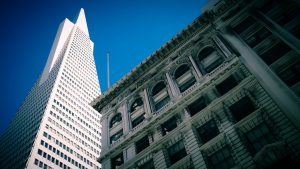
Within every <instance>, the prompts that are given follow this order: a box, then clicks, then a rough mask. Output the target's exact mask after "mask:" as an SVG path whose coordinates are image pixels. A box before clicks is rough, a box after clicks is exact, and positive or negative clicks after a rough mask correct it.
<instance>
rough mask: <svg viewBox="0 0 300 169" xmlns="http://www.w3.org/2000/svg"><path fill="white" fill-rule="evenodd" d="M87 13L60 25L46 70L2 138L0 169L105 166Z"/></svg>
mask: <svg viewBox="0 0 300 169" xmlns="http://www.w3.org/2000/svg"><path fill="white" fill-rule="evenodd" d="M93 48H94V44H93V42H92V41H91V39H90V37H89V32H88V28H87V23H86V19H85V13H84V10H83V9H81V10H80V13H79V16H78V19H77V21H76V23H72V22H71V21H70V20H68V19H65V20H64V21H63V22H62V23H61V24H60V26H59V28H58V31H57V34H56V37H55V40H54V43H53V46H52V49H51V51H50V54H49V56H48V60H47V63H46V66H45V68H44V70H43V72H42V74H41V76H40V77H39V79H38V80H37V81H36V83H35V84H34V86H33V87H32V89H31V90H30V92H29V94H28V96H27V97H26V98H25V100H24V102H23V103H22V104H21V106H20V108H19V109H18V111H17V113H16V115H15V117H14V119H13V120H12V121H11V123H10V125H9V127H8V128H7V129H6V131H5V132H4V134H3V135H2V136H1V138H0V168H1V169H13V168H100V164H99V163H98V162H97V161H96V158H97V157H99V154H100V147H101V145H100V138H101V134H100V125H99V120H100V115H99V113H97V111H95V110H94V109H93V108H92V107H91V106H90V105H89V103H90V102H91V101H92V100H93V99H94V98H96V97H97V96H99V95H100V94H101V91H100V86H99V81H98V76H97V71H96V66H95V61H94V55H93Z"/></svg>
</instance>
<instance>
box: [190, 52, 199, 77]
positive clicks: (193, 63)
mask: <svg viewBox="0 0 300 169" xmlns="http://www.w3.org/2000/svg"><path fill="white" fill-rule="evenodd" d="M189 59H190V61H191V63H192V65H193V68H194V70H195V71H196V73H197V75H198V77H199V78H201V77H202V73H201V72H200V70H199V69H198V66H197V64H196V62H195V61H194V59H193V58H192V56H191V55H190V56H189Z"/></svg>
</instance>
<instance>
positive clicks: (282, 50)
mask: <svg viewBox="0 0 300 169" xmlns="http://www.w3.org/2000/svg"><path fill="white" fill-rule="evenodd" d="M291 50H292V49H291V48H290V47H289V46H288V45H286V44H285V43H284V42H282V41H280V42H279V43H277V44H276V45H274V46H273V47H271V48H270V49H269V50H267V51H266V52H264V53H262V54H260V57H261V58H262V60H264V61H265V62H266V64H268V65H270V64H272V63H274V62H275V61H276V60H278V59H279V58H281V57H282V56H284V55H285V54H286V53H288V52H289V51H291Z"/></svg>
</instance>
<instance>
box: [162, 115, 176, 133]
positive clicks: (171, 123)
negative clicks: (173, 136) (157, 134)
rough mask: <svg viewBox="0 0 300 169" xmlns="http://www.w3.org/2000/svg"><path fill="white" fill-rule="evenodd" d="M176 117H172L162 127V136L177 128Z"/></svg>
mask: <svg viewBox="0 0 300 169" xmlns="http://www.w3.org/2000/svg"><path fill="white" fill-rule="evenodd" d="M176 121H177V119H176V117H172V118H170V119H169V120H167V121H166V122H164V123H163V124H162V125H161V130H162V135H163V136H164V135H166V134H167V133H169V132H171V131H172V130H174V129H175V128H176V127H177V122H176Z"/></svg>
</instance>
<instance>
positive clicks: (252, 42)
mask: <svg viewBox="0 0 300 169" xmlns="http://www.w3.org/2000/svg"><path fill="white" fill-rule="evenodd" d="M270 35H272V33H271V32H270V31H269V30H268V29H266V28H265V27H262V28H261V29H260V30H258V31H257V32H256V33H254V34H253V35H252V36H250V37H249V38H248V39H246V40H245V41H246V43H247V44H248V45H249V46H250V47H252V48H253V47H255V46H256V45H258V44H259V43H260V42H262V41H263V40H264V39H266V38H267V37H269V36H270Z"/></svg>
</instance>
